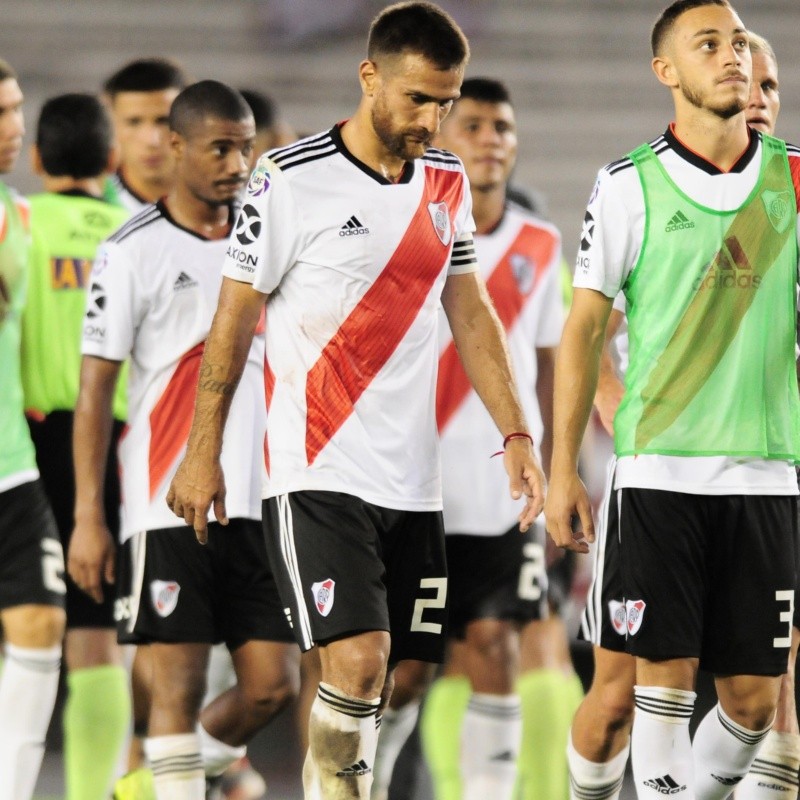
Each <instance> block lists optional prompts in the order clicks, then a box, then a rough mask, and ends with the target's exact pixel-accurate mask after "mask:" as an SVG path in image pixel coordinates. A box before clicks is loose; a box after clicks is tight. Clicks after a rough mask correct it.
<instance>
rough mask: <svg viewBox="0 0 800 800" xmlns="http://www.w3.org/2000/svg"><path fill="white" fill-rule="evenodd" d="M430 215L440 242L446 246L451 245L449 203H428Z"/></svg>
mask: <svg viewBox="0 0 800 800" xmlns="http://www.w3.org/2000/svg"><path fill="white" fill-rule="evenodd" d="M428 213H429V214H430V215H431V222H433V229H434V230H435V231H436V235H437V236H438V237H439V241H440V242H441V243H442V244H444V245H448V244H450V212H449V211H448V210H447V203H428Z"/></svg>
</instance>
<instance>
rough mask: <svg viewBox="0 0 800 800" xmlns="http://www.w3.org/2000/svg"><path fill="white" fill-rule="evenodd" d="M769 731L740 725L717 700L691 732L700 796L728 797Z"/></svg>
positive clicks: (702, 798) (702, 799) (703, 799)
mask: <svg viewBox="0 0 800 800" xmlns="http://www.w3.org/2000/svg"><path fill="white" fill-rule="evenodd" d="M770 727H771V726H770ZM768 733H769V728H765V729H764V730H763V731H750V730H748V729H747V728H743V727H742V726H741V725H739V724H737V723H736V722H734V721H733V720H732V719H731V718H730V717H729V716H728V715H727V714H726V713H725V712H724V711H723V710H722V707H721V706H720V705H719V703H717V705H716V706H714V708H712V709H711V711H709V712H708V714H706V715H705V717H704V718H703V721H702V722H701V723H700V725H698V727H697V731H696V733H695V735H694V744H693V746H692V749H693V750H694V765H695V766H694V779H695V791H696V792H697V797H698V798H699V800H722V798H724V797H728V795H730V794H731V792H732V791H733V788H734V787H735V786H736V784H737V783H739V781H741V780H742V778H744V776H745V775H746V774H747V772H748V770H749V769H750V765H751V764H752V763H753V761H754V759H755V757H756V755H757V754H758V749H759V747H760V746H761V743H762V742H763V741H764V739H765V738H766V735H767V734H768Z"/></svg>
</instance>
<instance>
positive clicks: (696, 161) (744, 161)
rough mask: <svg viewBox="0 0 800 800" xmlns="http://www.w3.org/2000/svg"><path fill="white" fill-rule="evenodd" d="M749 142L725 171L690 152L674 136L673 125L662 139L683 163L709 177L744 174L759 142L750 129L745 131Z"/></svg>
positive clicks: (756, 135)
mask: <svg viewBox="0 0 800 800" xmlns="http://www.w3.org/2000/svg"><path fill="white" fill-rule="evenodd" d="M747 133H748V136H749V142H748V144H747V147H746V148H745V150H744V152H743V153H742V154H741V155H740V156H739V159H738V160H737V162H736V163H735V164H734V165H733V166H732V167H731V168H730V169H729V170H727V171H724V170H721V169H720V168H719V167H718V166H717V165H716V164H714V163H712V162H711V161H708V160H707V159H705V158H703V156H701V155H699V154H698V153H695V152H694V150H690V149H689V148H688V147H687V146H686V145H685V144H684V143H683V142H682V141H681V140H680V139H679V138H678V137H677V136H676V135H675V131H674V123H670V125H669V127H668V128H667V130H666V131H664V139H665V140H666V142H667V144H668V145H669V146H670V147H671V148H672V149H673V150H674V151H675V152H676V153H677V154H678V155H679V156H680V157H681V158H682V159H684V160H685V161H688V162H689V163H690V164H692V165H693V166H695V167H697V168H698V169H701V170H703V172H707V173H708V174H709V175H726V174H728V173H731V172H744V170H745V169H746V168H747V165H748V164H749V163H750V162H751V161H752V160H753V157H754V156H755V154H756V153H757V152H758V143H759V141H760V138H759V135H758V133H757V132H756V131H754V130H753V129H752V128H749V127H748V129H747Z"/></svg>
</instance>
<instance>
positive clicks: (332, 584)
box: [311, 578, 336, 617]
mask: <svg viewBox="0 0 800 800" xmlns="http://www.w3.org/2000/svg"><path fill="white" fill-rule="evenodd" d="M335 588H336V581H334V580H332V579H331V578H326V579H325V580H324V581H318V582H317V583H312V584H311V594H312V596H313V598H314V605H316V607H317V611H319V613H320V614H322V616H323V617H327V616H328V614H330V613H331V609H332V608H333V590H334V589H335Z"/></svg>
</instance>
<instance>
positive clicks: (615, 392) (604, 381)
mask: <svg viewBox="0 0 800 800" xmlns="http://www.w3.org/2000/svg"><path fill="white" fill-rule="evenodd" d="M624 318H625V315H624V314H623V313H622V312H621V311H617V309H612V311H611V316H610V317H609V318H608V326H607V327H606V337H605V341H604V342H603V351H602V353H601V354H600V372H599V374H598V377H597V391H596V392H595V395H594V405H595V408H596V409H597V413H598V414H599V415H600V422H602V423H603V427H604V428H605V429H606V431H607V432H608V434H609V436H613V435H614V415H615V414H616V413H617V409H618V408H619V404H620V403H621V402H622V395H623V393H624V392H625V387H624V386H623V385H622V381H621V380H620V379H619V376H618V375H617V370H616V367H615V366H614V358H613V356H612V355H611V346H612V345H611V343H612V342H613V340H614V337H615V336H616V335H617V331H618V330H619V326H620V325H621V324H622V320H623V319H624Z"/></svg>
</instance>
